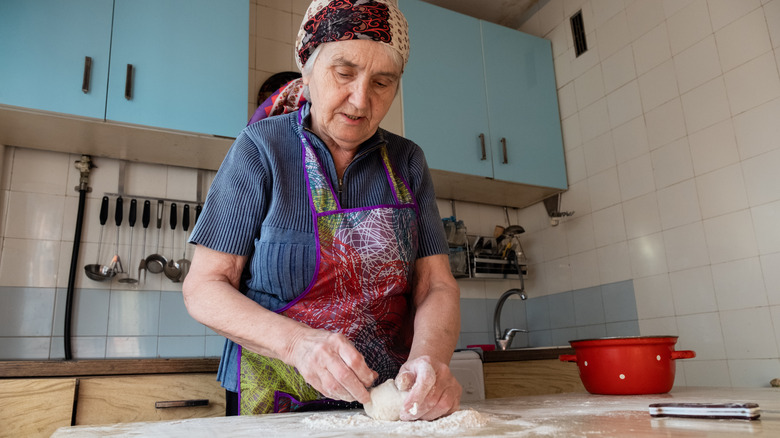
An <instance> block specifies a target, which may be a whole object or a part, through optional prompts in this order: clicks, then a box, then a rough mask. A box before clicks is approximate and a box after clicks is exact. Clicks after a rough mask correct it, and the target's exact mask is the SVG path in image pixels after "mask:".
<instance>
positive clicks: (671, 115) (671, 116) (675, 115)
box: [645, 99, 686, 150]
mask: <svg viewBox="0 0 780 438" xmlns="http://www.w3.org/2000/svg"><path fill="white" fill-rule="evenodd" d="M645 123H646V124H647V144H648V146H649V147H650V150H653V149H657V148H659V147H661V146H663V145H666V144H669V143H671V142H672V141H674V140H677V139H678V138H681V137H683V136H685V133H686V128H685V117H684V115H683V107H682V102H681V100H680V99H673V100H670V101H669V102H667V103H665V104H663V105H661V106H659V107H658V108H655V109H653V110H651V111H648V112H646V113H645Z"/></svg>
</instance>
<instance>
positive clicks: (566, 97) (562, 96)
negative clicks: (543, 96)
mask: <svg viewBox="0 0 780 438" xmlns="http://www.w3.org/2000/svg"><path fill="white" fill-rule="evenodd" d="M574 84H575V83H574V82H570V83H568V84H566V85H564V86H562V87H560V88H558V111H560V113H561V120H564V119H566V118H567V117H571V116H572V115H573V114H575V113H576V112H577V110H578V109H579V108H578V107H577V95H576V93H575V90H574Z"/></svg>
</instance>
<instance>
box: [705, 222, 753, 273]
mask: <svg viewBox="0 0 780 438" xmlns="http://www.w3.org/2000/svg"><path fill="white" fill-rule="evenodd" d="M704 231H705V232H706V235H707V247H708V249H709V254H710V260H711V261H712V263H721V262H727V261H731V260H739V259H743V258H747V257H755V256H757V255H758V246H757V244H756V236H755V233H754V231H753V221H752V219H751V216H750V210H742V211H737V212H735V213H729V214H725V215H723V216H718V217H714V218H712V219H706V220H705V221H704Z"/></svg>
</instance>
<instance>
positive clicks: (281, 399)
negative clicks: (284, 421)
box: [273, 391, 361, 413]
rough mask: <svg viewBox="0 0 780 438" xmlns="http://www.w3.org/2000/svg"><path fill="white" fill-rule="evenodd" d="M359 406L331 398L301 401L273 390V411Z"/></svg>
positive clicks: (356, 403)
mask: <svg viewBox="0 0 780 438" xmlns="http://www.w3.org/2000/svg"><path fill="white" fill-rule="evenodd" d="M359 407H361V405H360V403H358V402H346V401H343V400H334V399H332V398H321V399H319V400H312V401H307V402H302V401H300V400H298V399H296V398H295V397H294V396H292V395H291V394H288V393H286V392H284V391H274V410H273V412H274V413H280V412H288V411H283V410H282V409H283V408H289V412H303V411H310V410H326V409H356V408H359Z"/></svg>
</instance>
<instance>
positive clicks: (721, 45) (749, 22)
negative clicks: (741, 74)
mask: <svg viewBox="0 0 780 438" xmlns="http://www.w3.org/2000/svg"><path fill="white" fill-rule="evenodd" d="M715 40H716V42H717V43H718V52H719V53H720V62H721V66H722V67H723V71H724V72H727V71H729V70H731V69H733V68H735V67H737V66H739V65H741V64H743V63H745V62H747V61H750V60H751V59H753V58H755V57H757V56H759V55H761V54H762V53H765V52H767V51H768V50H769V49H771V48H772V44H771V43H770V41H769V30H768V29H767V25H766V19H765V17H764V10H763V8H759V9H756V10H755V11H753V12H751V13H749V14H748V15H746V16H744V17H742V18H740V19H739V20H737V21H735V22H733V23H731V24H729V25H727V26H725V27H724V28H722V29H720V30H718V31H716V32H715Z"/></svg>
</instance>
